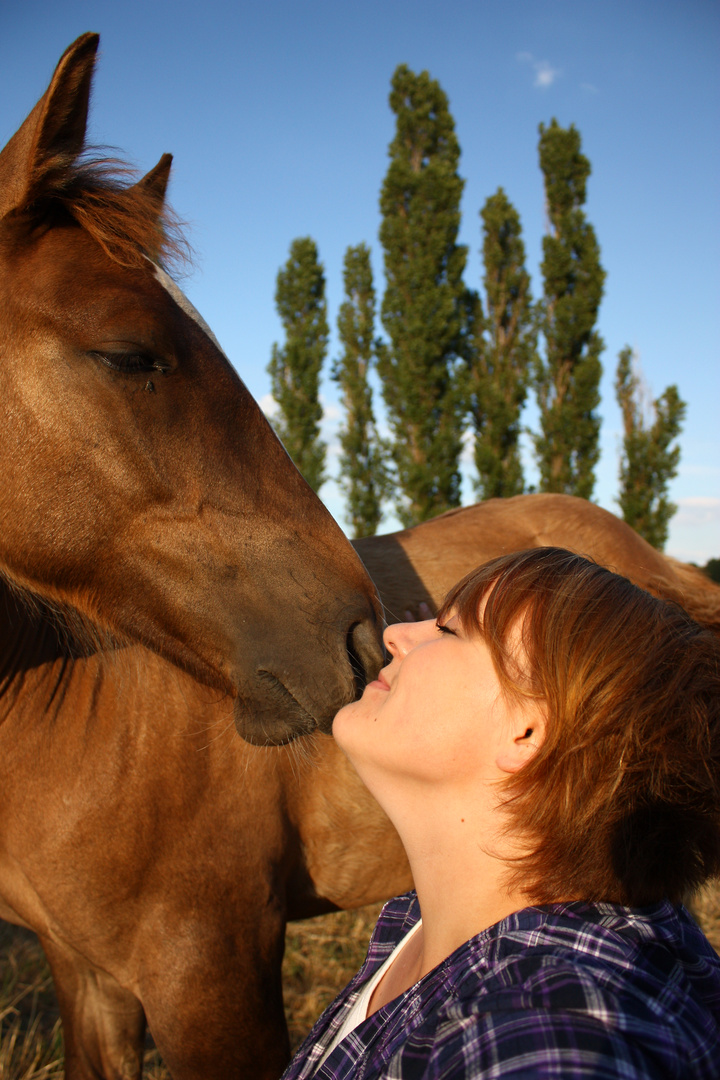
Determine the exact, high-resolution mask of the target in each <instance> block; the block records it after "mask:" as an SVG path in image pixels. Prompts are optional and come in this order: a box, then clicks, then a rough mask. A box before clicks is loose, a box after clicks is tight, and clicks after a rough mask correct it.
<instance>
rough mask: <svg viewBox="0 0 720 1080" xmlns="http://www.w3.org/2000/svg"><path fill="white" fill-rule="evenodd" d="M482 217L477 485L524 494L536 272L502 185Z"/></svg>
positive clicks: (474, 378) (494, 493) (475, 380)
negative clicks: (524, 419) (524, 420)
mask: <svg viewBox="0 0 720 1080" xmlns="http://www.w3.org/2000/svg"><path fill="white" fill-rule="evenodd" d="M480 216H481V218H482V222H483V246H482V255H483V262H484V266H485V276H484V278H483V284H484V286H485V296H486V301H487V316H486V317H485V320H484V328H485V331H486V337H485V339H484V340H483V341H482V343H481V344H480V345H479V347H478V350H477V353H476V357H477V360H476V363H475V365H474V366H473V367H472V368H471V371H470V377H471V386H472V397H471V415H472V420H473V425H474V428H475V467H476V469H477V473H478V478H477V480H476V482H475V486H476V490H477V492H478V494H479V496H480V498H481V499H491V498H494V497H503V496H509V495H519V494H521V493H522V491H523V490H524V480H523V471H522V463H521V461H520V445H519V440H520V434H521V430H522V428H521V424H520V414H521V412H522V408H523V405H524V404H525V398H526V397H527V390H528V384H529V381H530V376H531V370H532V363H533V359H534V356H535V339H536V333H535V328H534V318H533V308H532V298H531V295H530V275H529V274H528V272H527V270H526V269H525V245H524V244H523V240H522V228H521V225H520V217H519V215H518V212H517V210H516V209H515V207H514V206H513V205H512V203H511V202H510V200H509V199H508V197H507V195H506V194H505V192H504V191H503V189H502V188H498V190H497V192H496V193H495V194H494V195H491V196H490V198H489V199H487V201H486V203H485V205H484V207H483V209H482V210H481V211H480Z"/></svg>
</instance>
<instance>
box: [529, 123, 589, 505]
mask: <svg viewBox="0 0 720 1080" xmlns="http://www.w3.org/2000/svg"><path fill="white" fill-rule="evenodd" d="M539 151H540V168H541V169H542V172H543V176H544V181H545V198H546V210H547V216H548V222H549V233H548V234H547V235H546V236H545V237H544V238H543V256H544V257H543V262H542V267H541V269H542V275H543V280H544V296H543V299H542V301H541V304H540V310H539V316H540V329H541V330H542V333H543V335H544V338H545V360H544V361H543V360H541V359H538V361H537V363H536V367H535V386H536V391H537V397H538V405H539V408H540V427H541V433H540V434H539V435H536V436H535V437H534V442H535V452H536V454H537V458H538V465H539V467H540V487H541V490H543V491H559V492H565V493H567V494H570V495H580V496H583V497H584V498H586V499H589V498H590V496H591V495H592V491H593V487H594V485H595V476H594V469H595V465H596V463H597V460H598V457H599V456H600V449H599V445H598V442H599V433H600V417H599V416H598V415H597V413H596V411H595V410H596V409H597V406H598V404H599V401H600V391H599V384H600V376H601V374H602V366H601V364H600V353H601V352H602V349H603V347H604V346H603V341H602V338H601V337H600V335H599V334H598V333H597V331H596V330H595V329H594V327H595V322H596V320H597V315H598V309H599V307H600V301H601V299H602V295H603V286H604V281H605V271H604V270H603V268H602V266H601V265H600V249H599V246H598V242H597V239H596V237H595V232H594V230H593V227H592V226H591V225H589V224H588V222H587V221H586V219H585V214H584V212H583V210H582V209H581V207H582V206H583V204H584V202H585V186H586V182H587V178H588V176H589V175H590V162H589V161H588V159H587V158H586V157H585V156H584V154H582V153H581V152H580V134H579V132H578V131H577V130H576V129H575V127H574V126H572V125H571V126H570V127H569V128H561V127H560V126H559V125H558V123H557V121H556V120H553V121H552V123H551V124H550V126H549V127H547V128H546V127H545V125H544V124H541V125H540V143H539Z"/></svg>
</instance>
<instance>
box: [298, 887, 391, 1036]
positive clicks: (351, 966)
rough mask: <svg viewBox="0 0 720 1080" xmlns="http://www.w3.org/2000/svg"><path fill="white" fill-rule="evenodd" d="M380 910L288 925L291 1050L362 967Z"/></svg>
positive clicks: (374, 907) (341, 913)
mask: <svg viewBox="0 0 720 1080" xmlns="http://www.w3.org/2000/svg"><path fill="white" fill-rule="evenodd" d="M381 907H382V904H373V905H371V906H370V907H366V908H360V909H359V910H358V911H336V912H333V914H332V915H322V916H321V917H320V918H316V919H305V920H304V921H303V922H296V923H291V924H290V925H289V926H288V931H287V934H286V935H285V959H284V960H283V993H284V995H285V1015H286V1017H287V1022H288V1030H289V1032H290V1045H291V1047H292V1049H293V1050H295V1048H296V1047H298V1046H299V1045H300V1043H301V1042H302V1040H303V1039H304V1038H305V1036H306V1035H307V1033H308V1031H309V1030H310V1028H311V1027H312V1026H313V1024H314V1023H315V1021H316V1020H317V1018H318V1016H319V1015H320V1013H321V1012H322V1011H323V1009H325V1007H326V1006H327V1005H329V1004H330V1002H331V1001H332V1000H333V999H334V998H335V997H337V994H338V992H339V991H340V990H342V988H343V986H345V984H346V983H348V982H349V981H350V979H351V978H352V976H353V975H354V974H355V972H356V971H357V970H358V968H359V967H360V965H361V964H362V962H363V960H364V959H365V953H366V952H367V947H368V942H369V940H370V935H371V933H372V930H373V927H374V925H375V922H376V920H377V917H378V915H379V914H380V908H381Z"/></svg>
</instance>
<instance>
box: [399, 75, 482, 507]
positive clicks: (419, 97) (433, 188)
mask: <svg viewBox="0 0 720 1080" xmlns="http://www.w3.org/2000/svg"><path fill="white" fill-rule="evenodd" d="M390 107H391V109H392V111H393V112H394V113H395V117H396V130H395V137H394V139H393V141H392V142H391V144H390V147H389V157H390V163H389V166H388V171H387V174H386V176H385V180H384V182H383V185H382V190H381V194H380V210H381V213H382V224H381V226H380V239H381V242H382V245H383V248H384V260H385V280H386V289H385V294H384V296H383V301H382V309H381V314H382V322H383V326H384V327H385V330H386V332H387V335H388V337H389V339H390V340H389V344H388V345H386V346H385V347H384V348H382V349H381V350H379V353H378V372H379V374H380V377H381V380H382V392H383V397H384V399H385V403H386V405H387V411H388V421H389V425H390V429H391V432H392V435H393V442H392V456H393V459H394V462H395V465H396V467H397V478H398V487H399V490H400V492H401V497H400V500H399V503H398V515H399V517H400V519H401V521H402V522H403V524H405V525H412V524H415V523H416V522H419V521H424V520H425V519H427V518H429V517H432V516H434V515H435V514H439V513H441V512H442V511H443V510H447V509H449V508H450V507H454V506H458V505H459V504H460V469H459V457H460V451H461V448H462V429H463V422H464V416H465V414H466V412H467V397H466V389H465V382H464V381H463V379H462V378H460V377H459V374H460V373H459V370H458V369H459V368H460V367H461V365H462V358H463V357H464V356H466V355H467V352H468V350H469V349H470V348H471V337H470V331H469V327H468V317H469V316H470V315H472V312H473V306H474V303H475V301H474V300H473V296H472V294H468V293H467V291H466V290H465V288H464V286H463V281H462V275H463V271H464V269H465V262H466V258H467V248H466V247H464V246H463V245H459V244H458V243H457V234H458V228H459V225H460V197H461V195H462V190H463V184H464V181H463V180H462V179H461V178H460V176H459V175H458V172H457V167H458V163H459V159H460V147H459V145H458V141H457V138H456V136H455V124H454V121H453V118H452V116H451V114H450V110H449V107H448V100H447V97H446V95H445V93H444V92H443V90H442V89H441V87H440V85H439V83H437V82H436V81H435V80H434V79H431V78H430V76H429V74H428V72H427V71H423V72H421V73H420V74H419V75H416V74H415V73H414V72H412V71H410V69H409V68H408V67H406V66H405V65H404V64H401V65H400V66H399V67H398V68H397V70H396V71H395V74H394V75H393V79H392V91H391V93H390Z"/></svg>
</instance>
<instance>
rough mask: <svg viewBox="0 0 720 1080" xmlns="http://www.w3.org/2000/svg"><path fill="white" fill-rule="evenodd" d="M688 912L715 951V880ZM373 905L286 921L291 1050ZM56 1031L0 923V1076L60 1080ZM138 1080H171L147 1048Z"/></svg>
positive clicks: (15, 933) (37, 953)
mask: <svg viewBox="0 0 720 1080" xmlns="http://www.w3.org/2000/svg"><path fill="white" fill-rule="evenodd" d="M694 909H695V915H696V917H697V918H698V920H699V922H700V925H701V926H702V927H703V929H704V930H705V933H706V934H707V936H708V938H709V940H710V942H711V944H712V945H713V947H714V948H715V949H716V950H717V951H718V952H720V882H717V881H716V882H714V883H713V884H712V885H710V886H708V887H707V888H706V889H704V890H703V892H702V893H700V895H699V896H698V897H697V899H696V902H695V904H694ZM379 910H380V906H379V905H373V906H372V907H369V908H361V909H360V910H359V911H339V912H336V913H334V914H333V915H324V916H322V917H320V918H317V919H307V920H305V921H304V922H298V923H292V924H291V925H290V926H289V928H288V932H287V937H286V948H285V960H284V962H283V985H284V988H285V1012H286V1015H287V1020H288V1027H289V1029H290V1041H291V1044H292V1046H293V1048H295V1047H296V1046H298V1045H299V1043H300V1042H301V1041H302V1039H303V1038H304V1037H305V1035H306V1034H307V1032H308V1031H309V1030H310V1028H311V1027H312V1025H313V1023H314V1021H315V1020H316V1018H317V1017H318V1016H319V1015H320V1013H321V1012H322V1010H323V1009H324V1008H325V1006H326V1005H327V1004H328V1003H329V1002H330V1001H332V999H333V998H334V996H335V995H336V994H337V992H338V990H340V989H341V988H342V987H343V986H344V985H345V983H346V982H347V981H348V980H349V979H350V978H351V976H352V975H354V974H355V972H356V971H357V969H358V968H359V967H360V965H361V964H362V962H363V960H364V958H365V951H366V949H367V943H368V940H369V938H370V933H371V931H372V928H373V925H374V923H375V920H376V918H377V915H378V912H379ZM62 1063H63V1048H62V1032H61V1030H60V1022H59V1019H58V1010H57V1003H56V1001H55V994H54V992H53V989H52V980H51V978H50V973H49V971H48V968H47V964H46V962H45V958H44V956H43V953H42V950H41V949H40V946H39V945H38V943H37V939H36V938H35V936H34V935H33V934H30V933H28V932H27V931H24V930H19V929H18V928H17V927H13V926H9V925H7V924H5V923H2V922H0V1080H62V1077H63V1067H62ZM144 1078H145V1080H170V1074H169V1073H168V1072H167V1070H166V1069H165V1067H164V1066H163V1064H162V1060H161V1058H160V1055H159V1054H158V1052H157V1051H156V1050H155V1049H154V1048H153V1047H152V1046H151V1045H149V1046H148V1050H147V1053H146V1055H145V1072H144Z"/></svg>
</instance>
